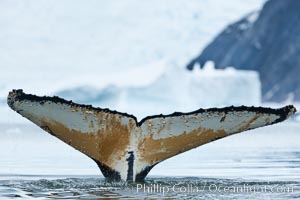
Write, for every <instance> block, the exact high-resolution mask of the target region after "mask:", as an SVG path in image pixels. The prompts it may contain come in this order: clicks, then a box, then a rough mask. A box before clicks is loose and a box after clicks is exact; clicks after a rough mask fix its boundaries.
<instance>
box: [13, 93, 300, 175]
mask: <svg viewBox="0 0 300 200" xmlns="http://www.w3.org/2000/svg"><path fill="white" fill-rule="evenodd" d="M7 103H8V105H9V106H10V107H11V108H12V109H13V110H15V111H16V112H18V113H19V114H20V115H22V116H24V117H26V118H27V119H29V120H30V121H32V122H33V123H35V124H36V125H38V126H39V127H41V128H42V129H44V130H45V131H47V132H48V133H50V134H52V135H53V136H55V137H57V138H59V139H61V140H62V141H64V142H65V143H67V144H69V145H71V146H72V147H74V148H75V149H77V150H79V151H80V152H82V153H84V154H86V155H87V156H89V157H90V158H91V159H93V160H94V161H96V163H97V164H98V166H99V168H100V170H101V171H102V173H103V175H104V176H105V177H106V178H108V179H111V180H125V181H143V180H144V178H145V177H146V176H147V174H148V172H149V171H150V170H151V169H152V167H154V166H155V165H156V164H158V163H159V162H161V161H163V160H165V159H167V158H170V157H172V156H175V155H177V154H180V153H182V152H185V151H188V150H190V149H193V148H196V147H198V146H201V145H203V144H206V143H209V142H212V141H214V140H217V139H220V138H223V137H226V136H229V135H233V134H236V133H240V132H242V131H246V130H250V129H254V128H258V127H262V126H266V125H271V124H275V123H278V122H281V121H283V120H285V119H287V118H288V117H289V116H290V115H292V114H293V113H295V112H296V109H295V108H294V107H293V106H291V105H290V106H286V107H283V108H280V109H271V108H263V107H246V106H240V107H233V106H232V107H225V108H211V109H199V110H196V111H194V112H190V113H179V112H175V113H173V114H170V115H155V116H148V117H146V118H144V119H142V120H141V121H139V122H138V121H137V119H136V117H135V116H133V115H129V114H126V113H121V112H117V111H111V110H109V109H101V108H94V107H92V106H88V105H80V104H76V103H73V102H72V101H66V100H64V99H61V98H59V97H46V96H44V97H39V96H35V95H31V94H25V93H23V91H22V90H13V91H11V92H10V93H9V95H8V99H7Z"/></svg>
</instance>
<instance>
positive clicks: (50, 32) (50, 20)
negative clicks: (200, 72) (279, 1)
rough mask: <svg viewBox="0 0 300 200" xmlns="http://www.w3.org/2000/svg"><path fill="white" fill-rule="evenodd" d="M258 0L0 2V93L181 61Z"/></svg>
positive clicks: (101, 79)
mask: <svg viewBox="0 0 300 200" xmlns="http://www.w3.org/2000/svg"><path fill="white" fill-rule="evenodd" d="M263 2H264V0H249V1H247V2H245V1H239V0H231V1H222V0H205V1H199V0H189V1H182V0H165V1H160V0H153V1H139V0H122V1H119V0H114V1H104V0H100V1H97V0H92V1H89V2H83V1H79V0H65V1H59V2H58V1H53V0H50V1H45V0H41V1H35V0H28V1H26V2H23V1H18V0H4V1H1V2H0V27H1V31H0V44H1V45H0V71H1V74H0V98H2V99H3V98H5V97H6V95H7V92H8V91H9V90H11V89H12V88H23V89H24V90H25V91H29V92H31V93H36V94H39V95H44V94H52V93H53V92H55V91H58V90H61V89H64V88H70V87H71V86H72V87H75V86H78V87H79V86H84V85H92V86H94V87H98V88H101V87H104V86H105V85H107V84H111V83H114V84H115V83H116V82H117V83H118V84H119V83H120V84H127V82H130V81H131V80H134V79H133V78H132V77H131V76H129V77H127V71H129V70H131V71H135V70H137V71H139V70H141V68H142V67H144V66H147V65H149V64H153V63H154V62H155V61H157V60H166V61H167V62H172V63H175V64H176V65H179V66H182V67H184V65H185V64H186V63H188V62H189V61H190V59H191V58H193V57H194V56H196V55H197V54H198V53H199V51H200V50H201V49H202V48H203V47H204V46H205V44H207V43H208V42H209V41H210V40H212V38H213V36H215V35H217V33H218V32H219V31H220V30H222V28H224V27H225V26H226V25H227V24H228V23H230V22H232V21H233V20H236V19H238V18H239V17H241V16H242V15H245V14H247V13H249V12H251V11H253V10H257V9H260V7H261V6H262V3H263ZM156 70H158V69H157V65H153V67H152V71H151V72H149V74H148V75H149V76H151V74H152V73H155V71H156ZM124 73H125V74H124ZM147 77H148V76H147ZM147 77H143V78H144V79H147ZM120 78H121V79H122V81H120V80H119V79H120ZM135 78H136V77H135Z"/></svg>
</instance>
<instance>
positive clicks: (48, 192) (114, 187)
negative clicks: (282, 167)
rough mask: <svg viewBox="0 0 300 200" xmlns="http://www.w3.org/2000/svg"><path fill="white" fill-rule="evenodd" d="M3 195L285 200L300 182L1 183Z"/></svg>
mask: <svg viewBox="0 0 300 200" xmlns="http://www.w3.org/2000/svg"><path fill="white" fill-rule="evenodd" d="M36 178H37V177H36ZM0 194H1V197H3V198H5V197H6V198H9V197H11V198H15V197H23V198H24V197H32V198H52V199H102V198H111V199H118V198H125V199H136V198H149V199H156V198H192V199H208V198H219V199H228V198H241V199H253V198H260V199H263V198H271V199H284V198H296V197H299V196H300V182H296V181H294V182H291V181H243V180H233V179H209V178H191V177H187V178H168V177H164V178H163V177H161V178H148V179H147V180H146V182H145V183H134V184H126V183H109V182H105V180H104V179H102V178H64V179H54V180H47V179H40V180H35V181H29V180H22V181H21V180H14V181H1V186H0Z"/></svg>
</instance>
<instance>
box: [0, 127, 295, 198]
mask: <svg viewBox="0 0 300 200" xmlns="http://www.w3.org/2000/svg"><path fill="white" fill-rule="evenodd" d="M299 130H300V125H299V123H296V122H287V123H282V124H279V125H275V126H271V127H266V128H261V129H257V130H254V131H249V132H246V133H243V134H240V135H236V136H232V137H229V138H225V139H222V140H219V141H216V142H213V143H211V144H207V145H204V146H202V147H200V148H197V149H195V150H191V151H189V152H187V153H184V154H181V155H178V156H176V157H174V158H171V159H168V160H166V161H164V162H162V163H160V164H159V165H157V166H156V167H155V168H154V169H153V170H152V171H151V172H150V175H149V176H148V177H147V179H146V181H145V183H134V184H128V183H123V182H119V183H110V182H106V181H105V179H104V178H103V176H102V175H101V174H100V173H99V169H98V168H97V166H96V164H95V163H93V162H92V161H91V160H90V159H88V158H87V157H86V156H84V155H83V154H80V153H78V152H77V151H76V150H74V149H72V148H70V147H68V146H67V145H65V144H64V143H62V142H60V141H58V140H57V139H55V138H54V137H52V136H49V135H47V134H46V133H44V132H43V131H41V130H40V129H39V128H36V127H34V126H31V125H16V124H6V125H4V124H2V125H1V126H0V132H1V136H2V137H1V140H0V158H1V159H0V199H10V198H11V199H13V198H27V199H31V198H33V199H119V198H125V199H137V198H146V199H157V198H161V199H163V198H168V199H170V198H171V199H172V198H180V199H182V198H186V199H216V198H217V199H228V198H231V199H291V198H299V197H300V134H299Z"/></svg>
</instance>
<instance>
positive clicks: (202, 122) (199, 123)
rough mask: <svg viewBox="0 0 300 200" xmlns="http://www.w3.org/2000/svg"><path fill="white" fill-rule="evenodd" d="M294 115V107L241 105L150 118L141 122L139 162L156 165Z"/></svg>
mask: <svg viewBox="0 0 300 200" xmlns="http://www.w3.org/2000/svg"><path fill="white" fill-rule="evenodd" d="M294 112H296V109H295V108H294V107H293V106H286V107H283V108H280V109H271V108H263V107H246V106H241V107H226V108H211V109H207V110H204V109H200V110H197V111H194V112H191V113H174V114H171V115H167V116H164V115H158V116H150V117H147V118H145V119H143V120H142V121H141V122H140V127H141V130H142V137H141V139H140V140H139V141H141V142H140V143H139V146H138V152H140V162H146V163H150V164H151V165H155V164H157V163H159V162H161V161H163V160H165V159H167V158H170V157H172V156H174V155H177V154H179V153H182V152H185V151H188V150H190V149H193V148H195V147H198V146H201V145H203V144H206V143H209V142H212V141H215V140H217V139H220V138H224V137H227V136H230V135H233V134H236V133H240V132H243V131H246V130H251V129H255V128H258V127H263V126H267V125H271V124H275V123H278V122H281V121H283V120H285V119H287V118H288V117H289V116H290V115H292V114H293V113H294ZM149 149H151V151H149Z"/></svg>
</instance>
